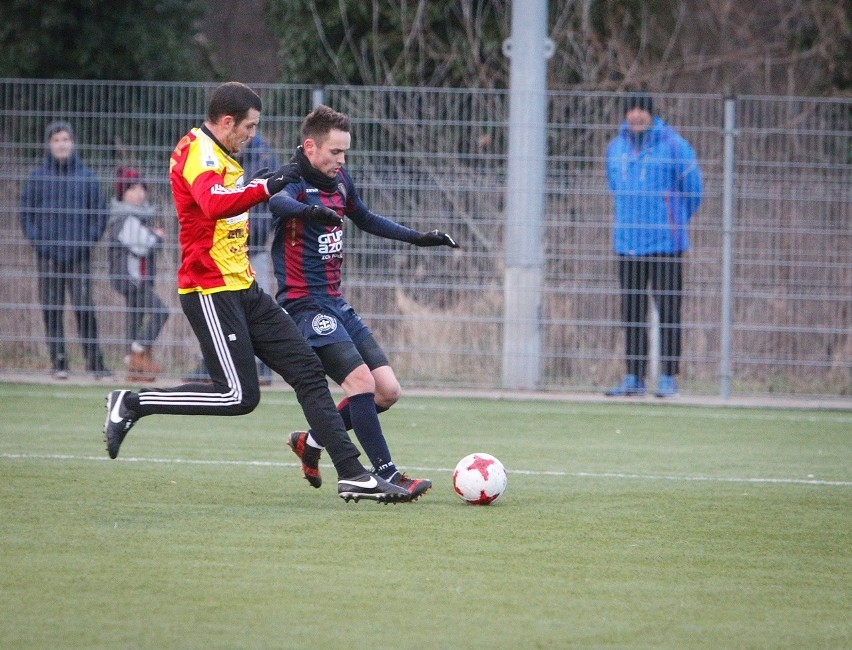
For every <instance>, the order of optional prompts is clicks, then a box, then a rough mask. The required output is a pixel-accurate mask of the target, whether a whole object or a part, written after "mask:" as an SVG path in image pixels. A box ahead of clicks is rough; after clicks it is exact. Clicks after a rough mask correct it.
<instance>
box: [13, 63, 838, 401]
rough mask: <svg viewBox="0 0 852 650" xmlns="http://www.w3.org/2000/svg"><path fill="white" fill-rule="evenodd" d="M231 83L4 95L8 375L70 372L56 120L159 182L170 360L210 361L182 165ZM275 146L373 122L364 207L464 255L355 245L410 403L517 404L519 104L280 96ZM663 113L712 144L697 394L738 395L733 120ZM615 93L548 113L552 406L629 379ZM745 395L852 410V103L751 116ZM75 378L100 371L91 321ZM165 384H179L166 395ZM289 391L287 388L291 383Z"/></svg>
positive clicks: (349, 245) (351, 91) (359, 276)
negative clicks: (465, 391)
mask: <svg viewBox="0 0 852 650" xmlns="http://www.w3.org/2000/svg"><path fill="white" fill-rule="evenodd" d="M212 88H213V85H211V84H189V83H186V84H146V83H132V82H109V83H104V82H85V81H57V80H49V81H48V80H16V79H3V80H0V177H2V180H3V183H2V184H0V222H2V225H3V226H4V230H5V232H6V233H7V237H6V242H7V246H6V248H5V254H4V255H3V256H2V257H1V258H0V277H2V279H3V282H2V283H0V305H2V315H0V369H2V370H3V372H5V373H7V374H11V373H26V372H39V373H46V372H49V369H50V361H49V358H48V356H47V351H46V346H45V330H44V325H43V323H42V310H41V305H40V301H39V297H38V290H37V281H36V278H37V273H36V266H35V260H34V255H33V249H32V248H31V246H30V244H29V242H28V241H27V240H26V239H25V238H24V236H23V233H22V232H21V228H20V221H19V200H20V188H21V185H22V183H23V182H24V180H25V179H26V177H27V175H28V173H29V171H30V169H31V168H32V167H33V166H34V165H36V164H38V163H39V162H40V161H41V160H42V159H43V156H44V153H45V144H44V137H43V131H44V127H45V125H46V124H47V123H48V122H50V121H52V120H53V119H65V120H67V121H69V122H70V123H71V124H72V125H73V126H74V128H75V131H76V136H77V137H76V139H77V150H78V153H79V154H80V155H81V157H82V158H83V159H84V160H85V162H86V163H87V164H88V165H89V166H90V167H91V168H92V169H93V170H94V171H95V172H96V174H97V175H98V177H99V178H100V179H101V181H102V186H103V190H104V193H105V194H106V195H107V196H112V194H113V190H112V186H113V182H112V180H113V177H114V173H115V168H116V167H117V166H118V165H120V164H124V165H127V164H130V165H133V166H135V167H137V168H139V169H140V170H141V171H142V173H143V175H144V176H145V178H146V180H147V182H148V187H149V191H150V194H151V198H152V199H153V200H154V202H155V203H156V204H157V205H158V206H160V213H161V215H162V222H163V224H164V225H165V226H166V230H167V243H166V247H165V250H164V251H163V253H162V255H161V258H160V263H159V275H158V280H157V287H158V292H159V294H160V295H161V296H162V297H163V298H165V299H166V301H167V304H168V306H169V308H170V310H171V318H170V319H169V321H168V323H167V325H166V328H165V330H164V331H163V334H162V335H161V337H160V339H159V340H158V345H157V357H158V360H159V361H160V362H161V363H163V365H164V366H166V374H167V375H168V376H169V377H172V378H174V379H176V378H178V377H181V376H183V375H184V374H185V373H186V372H187V371H188V370H190V369H191V368H193V367H194V365H195V363H196V360H197V344H196V342H195V339H194V337H193V336H192V333H191V332H190V330H189V328H188V326H187V324H186V320H185V319H184V317H183V315H182V314H181V312H180V309H179V306H178V301H177V296H176V292H175V280H174V278H175V273H176V269H177V266H178V264H179V250H178V248H177V246H176V242H177V223H176V220H175V218H174V209H173V206H172V203H171V195H170V192H169V189H168V180H167V173H168V156H169V154H170V152H171V149H172V147H173V146H174V144H175V143H176V142H177V140H178V139H179V138H180V137H181V136H182V135H183V134H184V133H185V132H186V131H187V130H188V129H189V128H191V127H192V126H195V125H197V124H199V123H200V121H201V120H202V119H203V115H204V113H205V110H206V102H207V98H208V95H209V91H210V90H211V89H212ZM256 89H257V90H258V92H259V93H260V94H261V96H262V98H263V102H264V114H263V118H262V122H261V129H260V130H261V132H262V133H263V135H264V136H265V137H266V138H267V139H268V140H270V142H271V143H272V145H273V147H274V148H275V149H276V151H277V153H278V154H279V158H281V159H284V160H286V159H287V158H288V157H289V156H290V154H291V152H292V149H293V147H294V146H295V145H296V144H297V143H298V129H299V124H300V122H301V119H302V117H303V116H304V114H305V113H307V112H308V111H309V110H310V109H311V107H312V106H313V103H314V101H315V100H316V98H317V97H321V98H322V99H323V101H325V102H326V103H327V104H329V105H331V106H333V107H334V108H336V109H338V110H342V111H344V112H347V113H348V114H349V115H350V116H351V118H352V121H353V132H352V136H353V146H352V150H351V151H350V153H349V155H348V160H347V163H348V166H349V167H350V170H351V171H352V174H353V176H354V178H355V181H356V184H357V186H358V188H359V192H360V193H361V195H362V197H363V198H364V199H365V201H366V203H367V204H368V205H369V206H370V207H371V208H372V209H373V210H374V211H375V212H378V213H379V214H383V215H386V216H388V217H391V218H393V219H395V220H397V221H400V222H401V223H404V224H405V225H408V226H410V227H413V228H417V229H420V230H425V229H432V228H441V229H446V230H448V231H449V232H451V233H453V235H454V236H455V237H457V239H458V240H459V241H460V243H461V244H462V248H461V249H460V250H450V249H445V248H440V249H417V248H414V247H411V246H409V245H407V244H402V243H399V242H394V241H388V240H382V239H378V238H376V237H371V236H368V235H366V234H365V233H361V232H360V231H358V230H357V229H354V228H352V229H347V234H346V262H345V271H344V291H345V293H346V295H347V297H348V298H349V299H350V302H352V303H353V304H354V305H355V306H356V308H357V309H358V310H359V312H360V313H361V314H362V316H364V318H365V319H366V320H367V321H368V322H369V323H370V325H371V326H372V328H373V329H374V331H375V332H376V333H377V336H378V338H379V340H380V341H381V342H382V344H383V345H384V347H385V348H386V350H387V352H388V354H389V356H390V357H391V359H392V363H393V364H394V366H395V368H396V370H397V372H398V374H399V376H400V378H401V379H402V380H403V382H404V383H405V384H406V385H409V386H413V385H420V386H432V387H447V386H466V387H480V388H488V387H499V383H500V377H501V369H500V364H501V360H502V350H501V346H502V326H501V322H502V318H503V293H502V292H503V257H502V251H503V224H504V217H505V215H504V209H505V208H504V203H505V173H506V167H507V158H506V152H507V142H508V133H507V124H508V93H507V92H505V91H483V90H472V89H464V90H458V89H455V90H453V89H425V88H385V87H381V88H379V87H375V88H370V87H350V86H346V87H343V86H329V87H326V88H322V89H316V88H311V87H305V86H280V85H272V84H268V85H258V86H257V87H256ZM654 100H655V112H656V113H658V114H659V115H661V116H662V117H663V118H664V119H665V120H666V121H667V122H669V123H670V124H672V125H673V126H674V127H676V128H677V130H678V131H679V132H680V133H681V134H682V135H683V136H684V137H685V138H686V139H687V140H688V141H689V142H690V143H691V144H692V146H693V147H694V149H695V150H696V153H697V155H698V158H699V164H700V166H701V170H702V174H703V178H704V197H703V202H702V205H701V208H700V210H699V212H698V214H697V215H696V217H695V218H694V219H693V222H692V225H691V239H692V249H691V251H690V252H689V253H688V255H687V256H686V258H685V274H686V275H685V281H684V290H683V299H684V310H683V320H682V333H683V340H684V344H683V357H682V364H681V389H682V390H683V391H684V392H693V393H704V394H712V393H716V392H718V385H719V361H720V339H721V329H720V328H721V326H720V320H721V314H722V304H721V299H722V293H723V292H722V287H721V283H722V277H723V274H722V200H723V197H722V189H723V185H722V163H723V161H722V155H723V149H722V145H723V141H722V135H723V134H722V113H723V100H722V98H721V97H718V96H709V95H657V96H655V97H654ZM621 106H622V104H621V101H620V98H619V96H617V95H614V94H612V93H595V92H553V93H550V95H549V98H548V122H549V124H548V132H547V144H548V154H547V155H548V160H547V166H546V168H547V179H546V188H547V190H546V192H547V193H546V197H545V215H544V222H543V223H544V233H545V235H544V241H543V242H542V245H543V246H544V250H545V268H544V278H543V280H544V281H543V287H544V293H543V296H542V310H541V314H540V325H541V333H542V351H541V360H542V364H541V367H542V376H541V379H540V386H541V388H543V389H550V390H577V391H598V390H600V389H601V387H603V386H605V385H608V384H610V383H612V382H614V381H616V380H617V379H618V378H619V377H620V375H621V373H622V372H623V367H624V342H623V339H624V336H623V333H622V325H621V322H620V308H619V295H620V293H619V288H618V282H617V277H616V258H615V256H614V254H613V252H612V245H611V237H612V199H611V196H610V195H609V192H608V190H607V184H606V177H605V170H604V153H605V150H606V147H607V144H608V142H609V141H610V140H611V138H612V137H613V136H614V135H615V133H616V130H617V128H618V124H619V123H620V121H621V119H622V117H623V115H622V111H621ZM736 107H737V139H736V147H735V150H736V166H735V187H734V192H735V196H734V206H735V229H734V233H733V237H734V240H733V241H734V273H733V276H734V279H733V282H734V285H733V304H732V316H733V318H732V320H733V338H732V341H733V349H732V357H731V358H732V366H733V387H734V392H735V393H739V394H759V393H767V392H778V393H782V394H794V393H800V394H823V395H848V394H850V392H852V189H850V188H852V101H850V100H826V99H815V98H776V97H742V98H739V99H738V100H737V103H736ZM93 264H94V266H93V276H94V291H95V304H96V306H97V307H96V311H97V317H98V325H99V335H100V339H101V343H102V345H103V347H104V349H105V352H106V356H107V365H108V366H110V367H111V368H113V369H116V370H117V371H119V370H122V369H123V358H124V355H125V354H126V349H127V341H125V333H124V319H125V316H126V314H125V309H126V308H125V307H124V302H123V299H122V298H121V297H120V296H119V295H118V294H116V293H115V291H113V290H112V288H111V286H110V284H109V281H108V277H107V264H106V256H105V247H104V246H103V245H102V244H101V245H99V246H98V247H97V249H96V251H95V256H94V262H93ZM64 318H65V332H66V337H67V340H68V342H69V346H70V351H71V353H72V362H71V365H72V371H73V372H75V373H77V374H79V373H80V372H81V369H82V368H83V364H82V361H81V352H80V343H81V341H80V338H79V333H78V332H77V329H76V324H75V323H74V322H73V316H72V313H71V309H70V308H68V309H66V313H65V317H64ZM164 381H166V380H165V379H164ZM279 381H280V380H279Z"/></svg>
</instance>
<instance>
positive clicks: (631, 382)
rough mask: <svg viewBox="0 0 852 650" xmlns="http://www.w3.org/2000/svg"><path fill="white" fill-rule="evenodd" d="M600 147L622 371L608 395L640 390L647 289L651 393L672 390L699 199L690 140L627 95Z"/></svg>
mask: <svg viewBox="0 0 852 650" xmlns="http://www.w3.org/2000/svg"><path fill="white" fill-rule="evenodd" d="M624 116H625V117H624V121H623V122H622V124H621V127H620V128H619V131H618V135H617V136H616V137H615V138H614V139H613V140H612V141H611V142H610V144H609V146H608V148H607V152H606V173H607V180H608V183H609V189H610V191H611V192H612V195H613V199H614V204H615V205H614V225H613V235H612V236H613V248H614V250H615V253H616V254H617V255H618V280H619V285H620V287H621V320H622V322H623V325H624V333H625V346H624V347H625V350H624V352H625V363H626V366H627V368H626V369H627V373H626V375H625V376H624V378H623V379H622V381H621V383H620V384H618V385H617V386H615V387H613V388H611V389H609V390H607V391H606V394H607V395H609V396H613V397H615V396H630V395H644V394H645V391H646V388H645V373H646V370H647V365H648V323H647V318H648V288H649V287H650V293H651V297H652V299H653V300H654V302H655V304H656V306H657V309H658V311H659V315H660V348H661V354H660V364H661V368H660V377H659V383H658V386H657V391H656V395H657V397H674V396H676V395H677V391H678V388H677V379H676V377H677V375H678V373H679V364H680V355H681V303H682V292H683V254H684V253H685V252H686V251H688V250H689V222H690V220H691V219H692V217H693V215H694V214H695V211H696V210H697V209H698V206H699V205H700V203H701V191H702V187H701V171H700V169H699V167H698V163H697V161H696V157H695V152H694V151H693V149H692V147H691V146H690V144H689V143H688V142H687V141H686V140H685V139H684V138H683V137H681V136H680V135H679V134H678V133H677V132H676V131H675V130H674V129H673V128H672V127H671V126H669V125H668V124H666V123H665V122H664V121H663V120H662V119H660V118H659V117H657V116H655V115H654V109H653V100H652V98H651V96H650V95H648V94H645V93H633V94H631V95H630V96H629V97H628V98H627V100H626V102H625V104H624Z"/></svg>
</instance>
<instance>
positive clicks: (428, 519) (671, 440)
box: [0, 384, 852, 649]
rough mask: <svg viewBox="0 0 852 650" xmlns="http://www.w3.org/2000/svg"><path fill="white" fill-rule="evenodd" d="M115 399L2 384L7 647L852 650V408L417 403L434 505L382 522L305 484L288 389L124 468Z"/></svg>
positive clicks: (396, 447) (385, 515) (144, 449)
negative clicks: (484, 492)
mask: <svg viewBox="0 0 852 650" xmlns="http://www.w3.org/2000/svg"><path fill="white" fill-rule="evenodd" d="M108 390H109V387H108V386H104V387H102V388H97V387H94V388H93V387H74V386H58V385H47V386H43V385H39V386H37V385H24V384H0V404H2V407H0V411H2V419H0V558H1V559H0V612H2V615H1V616H0V648H16V649H22V648H60V647H61V648H204V649H209V648H343V647H396V646H403V647H416V648H490V649H493V648H600V647H605V648H848V647H852V615H850V612H852V413H850V412H848V411H806V410H782V409H778V410H772V409H746V408H713V407H694V406H687V405H683V404H670V403H654V402H649V403H647V404H636V403H629V404H628V403H623V402H616V403H609V402H608V403H604V404H596V403H565V402H555V401H554V402H550V401H523V400H517V401H516V400H485V399H452V398H438V397H435V398H427V397H404V398H403V400H402V401H401V402H400V403H399V404H398V405H397V406H395V407H394V408H393V409H391V410H390V411H389V412H387V413H385V414H383V415H382V422H383V426H384V428H385V432H386V435H387V437H388V440H389V443H390V446H391V449H392V451H393V452H394V457H395V460H396V462H397V464H398V465H399V466H401V467H402V468H403V469H404V470H406V471H408V472H409V473H410V474H412V475H416V476H425V477H428V478H431V479H432V480H433V481H434V483H435V485H434V487H433V489H432V490H431V491H430V492H429V493H427V494H426V495H425V496H424V497H423V498H422V499H420V501H418V502H416V503H413V504H401V505H389V506H383V505H379V504H375V503H371V502H367V501H361V502H359V503H357V504H356V503H354V502H353V503H348V504H347V503H344V502H343V501H342V500H341V499H339V498H338V497H337V496H336V485H335V480H334V479H335V475H334V471H333V468H332V467H331V466H330V465H329V464H327V458H324V461H325V462H324V464H323V473H324V477H325V484H324V485H323V487H322V488H321V489H319V490H314V489H312V488H310V487H309V486H308V485H307V483H306V482H305V481H304V479H302V478H301V475H300V473H299V470H298V467H297V465H296V458H295V456H293V455H292V453H291V452H290V451H289V449H288V448H287V447H286V445H285V435H286V433H288V432H289V431H291V430H294V429H297V428H302V427H303V426H304V417H303V415H302V413H301V411H300V410H299V408H298V405H297V404H296V401H295V397H294V396H293V394H292V393H290V392H287V391H268V392H265V393H264V395H263V399H262V401H261V405H260V406H259V408H258V409H257V410H256V411H255V412H254V413H252V414H251V415H248V416H244V417H236V418H213V417H210V418H202V417H165V416H161V417H151V418H146V419H145V420H142V421H141V422H139V423H138V424H137V425H136V427H134V429H133V430H132V431H131V432H130V434H129V436H128V438H127V440H126V441H125V444H124V446H123V447H122V450H121V456H120V457H119V459H118V460H116V461H110V460H108V459H107V457H106V452H105V451H104V448H103V443H102V441H101V427H102V424H103V418H104V405H103V402H104V396H105V394H106V392H107V391H108ZM475 451H485V452H488V453H492V454H494V455H495V456H497V457H498V458H499V459H500V460H502V461H503V463H504V465H505V466H506V469H507V472H508V476H509V485H508V489H507V491H506V494H505V495H504V496H503V497H502V498H501V499H500V500H499V501H498V502H497V503H496V504H494V505H492V506H488V507H472V506H467V505H465V504H463V503H462V502H461V501H460V500H459V499H458V497H457V496H456V495H455V494H454V493H453V491H452V488H451V485H450V474H451V470H452V468H453V467H454V466H455V464H456V462H457V461H458V460H459V459H460V458H461V457H462V456H464V455H466V454H468V453H470V452H475Z"/></svg>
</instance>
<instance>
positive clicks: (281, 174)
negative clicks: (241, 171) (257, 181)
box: [252, 163, 301, 196]
mask: <svg viewBox="0 0 852 650" xmlns="http://www.w3.org/2000/svg"><path fill="white" fill-rule="evenodd" d="M261 171H263V170H261ZM258 174H260V172H258V173H257V174H255V175H254V176H252V178H265V179H266V191H267V192H269V196H272V195H273V194H278V192H280V191H281V190H283V189H284V188H285V187H286V186H287V185H289V184H290V183H297V182H298V181H299V179H300V178H301V175H300V174H299V165H297V164H296V163H290V164H289V165H284V166H283V167H280V168H279V169H277V170H276V171H275V172H273V173H272V174H270V173H268V172H267V173H266V175H265V176H258Z"/></svg>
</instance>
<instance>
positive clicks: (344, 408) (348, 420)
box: [337, 396, 388, 431]
mask: <svg viewBox="0 0 852 650" xmlns="http://www.w3.org/2000/svg"><path fill="white" fill-rule="evenodd" d="M373 399H374V400H375V396H374V397H373ZM387 410H388V409H387V408H386V407H384V406H379V405H378V404H376V414H379V413H384V412H385V411H387ZM337 412H338V413H340V417H342V418H343V426H345V427H346V430H347V431H351V430H352V412H351V410H350V409H349V398H348V397H344V398H343V399H342V400H340V404H338V405H337Z"/></svg>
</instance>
